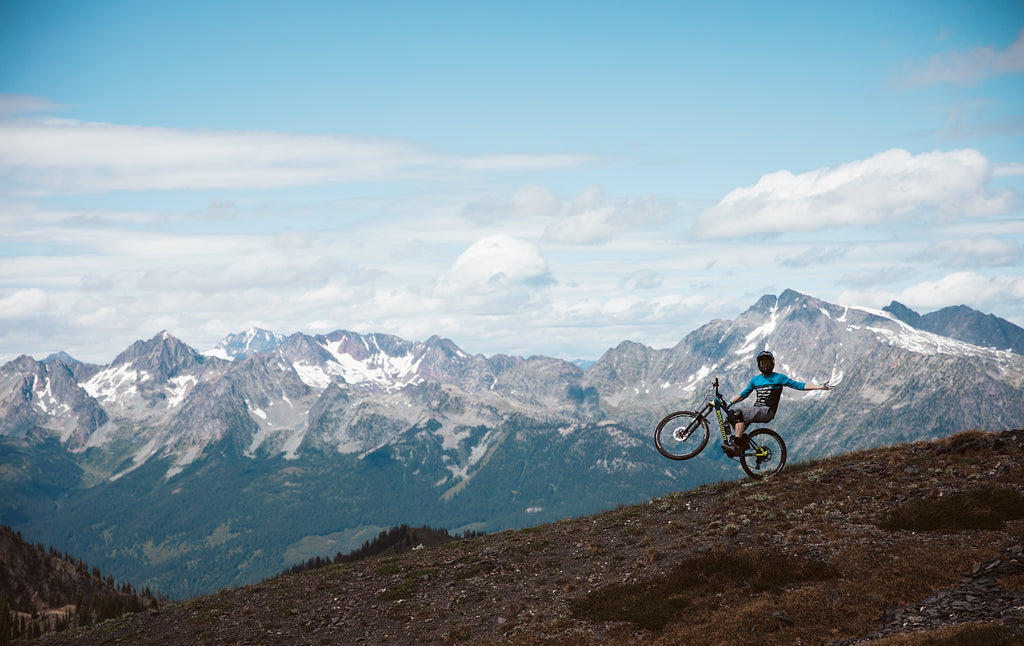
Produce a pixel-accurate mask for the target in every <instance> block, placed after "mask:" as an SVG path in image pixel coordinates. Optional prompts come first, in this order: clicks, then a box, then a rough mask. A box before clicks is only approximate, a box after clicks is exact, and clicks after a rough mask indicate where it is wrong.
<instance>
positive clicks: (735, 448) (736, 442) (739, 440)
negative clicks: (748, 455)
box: [722, 435, 750, 458]
mask: <svg viewBox="0 0 1024 646" xmlns="http://www.w3.org/2000/svg"><path fill="white" fill-rule="evenodd" d="M749 446H750V444H749V442H748V441H747V436H746V435H740V436H739V437H736V436H735V435H733V436H731V437H730V438H729V443H728V444H723V445H722V451H723V452H724V453H725V454H726V455H728V456H729V457H730V458H738V457H739V456H741V455H743V452H744V451H746V450H747V448H748V447H749Z"/></svg>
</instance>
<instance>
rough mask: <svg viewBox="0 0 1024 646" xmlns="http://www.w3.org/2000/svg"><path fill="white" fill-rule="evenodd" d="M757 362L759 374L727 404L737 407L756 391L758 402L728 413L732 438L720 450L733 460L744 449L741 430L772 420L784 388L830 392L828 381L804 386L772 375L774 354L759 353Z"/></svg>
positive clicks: (744, 444)
mask: <svg viewBox="0 0 1024 646" xmlns="http://www.w3.org/2000/svg"><path fill="white" fill-rule="evenodd" d="M756 361H757V369H758V370H760V371H761V374H759V375H755V376H754V378H753V379H751V380H750V383H749V384H747V387H746V388H744V389H743V392H741V393H740V394H739V395H736V397H734V398H733V400H732V401H731V402H730V405H733V404H737V403H739V402H741V401H743V400H744V399H746V398H747V395H749V394H750V393H751V392H753V391H755V390H756V391H757V399H756V400H755V401H754V405H753V406H743V407H740V408H736V407H735V406H732V407H730V408H729V410H728V413H729V421H731V422H732V423H733V436H732V437H731V438H729V439H730V440H731V442H730V443H729V444H723V445H722V450H723V451H725V453H726V454H727V455H729V456H730V457H736V456H738V455H740V454H741V453H742V452H743V451H745V450H746V449H747V446H748V444H747V436H746V435H744V434H743V431H744V429H746V428H747V425H748V424H753V423H755V422H770V421H772V418H774V417H775V410H776V409H777V408H778V407H779V399H780V398H781V397H782V389H783V388H784V387H786V388H793V389H796V390H832V386H830V385H829V383H828V382H827V381H826V382H825V383H823V384H821V385H818V384H805V383H801V382H799V381H793V380H792V379H790V378H789V377H787V376H786V375H783V374H779V373H777V372H775V355H773V354H772V353H771V352H769V351H767V350H762V351H761V352H759V353H758V354H757V358H756Z"/></svg>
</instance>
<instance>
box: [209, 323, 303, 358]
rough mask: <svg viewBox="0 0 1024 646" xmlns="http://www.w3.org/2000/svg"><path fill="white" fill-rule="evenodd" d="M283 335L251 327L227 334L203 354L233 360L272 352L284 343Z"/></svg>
mask: <svg viewBox="0 0 1024 646" xmlns="http://www.w3.org/2000/svg"><path fill="white" fill-rule="evenodd" d="M284 340H285V336H284V335H283V334H278V333H276V332H271V331H270V330H264V329H263V328H258V327H251V328H249V329H248V330H246V331H245V332H239V333H237V334H229V335H227V336H226V337H224V339H223V340H222V341H221V342H220V343H218V344H217V345H216V346H215V347H214V348H213V349H211V350H207V351H206V352H204V353H203V354H205V355H207V356H211V357H217V358H218V359H227V360H229V361H235V360H239V359H245V358H247V357H249V356H251V355H253V354H257V353H259V354H266V353H268V352H272V351H274V350H276V349H277V348H278V346H280V345H281V344H282V343H284Z"/></svg>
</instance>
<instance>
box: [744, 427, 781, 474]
mask: <svg viewBox="0 0 1024 646" xmlns="http://www.w3.org/2000/svg"><path fill="white" fill-rule="evenodd" d="M747 438H748V439H749V440H750V447H749V448H748V449H747V450H746V451H744V452H743V455H742V456H740V465H742V466H743V470H744V471H746V472H747V475H748V476H750V477H751V478H755V479H758V480H760V479H762V478H767V477H769V476H773V475H775V474H776V473H778V472H779V471H782V467H784V466H786V443H785V442H783V441H782V438H781V437H780V436H779V434H778V433H776V432H775V431H773V430H772V429H770V428H759V429H755V430H753V431H751V432H750V433H747ZM762 451H763V454H762Z"/></svg>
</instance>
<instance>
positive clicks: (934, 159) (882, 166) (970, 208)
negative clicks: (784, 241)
mask: <svg viewBox="0 0 1024 646" xmlns="http://www.w3.org/2000/svg"><path fill="white" fill-rule="evenodd" d="M991 177H992V165H991V164H990V163H989V161H988V159H986V158H985V156H984V155H982V154H981V153H979V152H978V151H976V150H954V151H950V152H941V151H936V152H931V153H922V154H919V155H912V154H910V153H909V152H907V151H905V150H899V149H893V150H889V151H886V152H884V153H879V154H878V155H875V156H873V157H869V158H868V159H864V160H860V161H855V162H850V163H846V164H841V165H839V166H832V167H828V168H820V169H818V170H815V171H810V172H807V173H801V174H800V175H794V174H793V173H791V172H789V171H785V170H782V171H778V172H775V173H771V174H768V175H764V176H763V177H761V179H760V180H758V182H757V184H755V185H754V186H748V187H744V188H738V189H736V190H734V191H732V192H731V193H729V194H728V195H726V196H725V197H724V198H723V199H722V201H720V202H719V203H718V204H717V205H715V206H714V207H712V208H710V209H708V210H707V211H705V212H704V213H702V214H701V216H700V218H699V219H698V221H697V225H696V227H695V228H694V233H695V234H697V235H700V236H703V237H708V238H735V237H740V236H746V235H752V234H765V233H782V232H786V231H797V230H805V231H806V230H817V229H824V228H827V227H864V226H875V225H879V224H883V223H891V222H893V221H897V220H908V219H912V218H915V217H917V218H922V217H923V218H925V219H931V218H932V217H934V216H936V215H939V216H944V217H958V216H977V215H992V214H998V213H1005V212H1006V211H1007V210H1008V209H1009V208H1010V207H1011V205H1012V204H1013V197H1014V196H1013V193H1012V192H1011V191H1009V190H1004V191H1000V192H996V191H993V190H992V189H990V188H989V187H988V184H989V181H990V179H991Z"/></svg>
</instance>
